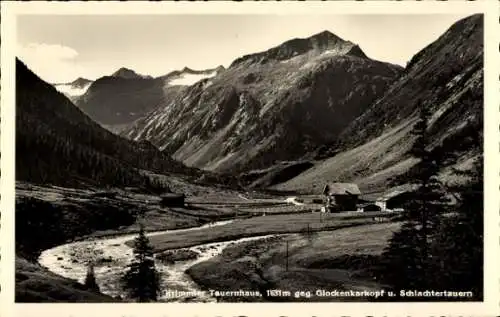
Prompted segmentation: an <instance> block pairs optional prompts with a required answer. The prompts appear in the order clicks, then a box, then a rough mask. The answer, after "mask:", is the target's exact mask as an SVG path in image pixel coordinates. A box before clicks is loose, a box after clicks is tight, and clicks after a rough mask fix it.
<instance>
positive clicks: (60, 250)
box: [38, 220, 270, 302]
mask: <svg viewBox="0 0 500 317" xmlns="http://www.w3.org/2000/svg"><path fill="white" fill-rule="evenodd" d="M232 221H233V220H228V221H220V222H216V223H213V224H207V225H203V226H200V227H194V228H188V229H175V230H164V231H158V232H151V233H147V234H146V235H147V236H149V237H150V236H154V235H160V234H165V233H172V232H179V233H180V232H186V231H193V230H200V229H203V228H207V227H213V226H222V225H226V224H228V223H230V222H232ZM136 236H137V234H124V235H120V236H114V237H107V238H106V237H104V238H98V239H92V240H84V241H77V242H71V243H68V244H64V245H59V246H56V247H54V248H51V249H48V250H45V251H43V252H42V254H41V255H40V257H39V259H38V261H39V263H40V264H41V265H43V266H44V267H46V268H47V269H49V270H50V271H52V272H53V273H56V274H58V275H61V276H64V277H66V278H70V279H73V280H77V281H79V282H81V283H83V282H84V280H85V276H86V273H87V263H88V261H95V260H96V259H97V260H98V261H99V262H98V264H97V265H96V267H95V276H96V281H97V283H98V284H99V287H100V290H101V292H102V293H104V294H107V295H110V296H113V297H118V296H120V297H123V295H124V293H123V291H122V289H121V286H120V283H119V278H120V276H121V275H122V274H123V272H124V269H125V267H126V266H127V264H129V263H130V261H131V259H132V258H133V253H132V249H131V248H130V247H128V246H127V245H126V244H125V242H127V241H130V240H132V239H134V238H135V237H136ZM269 236H270V235H266V236H259V237H251V238H243V239H238V240H232V241H225V242H216V243H208V244H202V245H197V246H193V247H189V248H185V249H190V250H193V251H195V252H197V253H199V257H198V258H197V259H194V260H187V261H179V262H176V263H175V264H165V263H163V262H161V261H158V260H157V261H156V268H157V270H158V271H159V272H160V274H161V283H162V290H164V291H165V290H177V291H179V292H182V291H184V292H196V291H200V290H201V289H200V287H199V286H198V285H197V284H196V283H195V282H194V281H193V280H192V279H191V278H190V277H189V275H187V274H186V273H185V271H186V270H187V269H188V268H189V267H191V266H193V265H195V264H196V263H199V262H202V261H206V260H208V259H210V258H212V257H214V256H217V255H218V254H220V253H221V252H222V250H223V249H224V248H225V247H227V246H228V245H229V244H232V243H239V242H244V241H249V240H256V239H263V238H266V237H269ZM99 263H100V264H99ZM179 292H178V293H179ZM163 294H164V293H163ZM196 294H198V295H196V297H195V298H193V297H192V296H189V297H188V296H184V297H176V298H171V297H170V298H169V297H167V296H165V295H161V296H160V297H159V301H165V302H166V301H169V302H184V301H196V302H215V301H216V299H215V298H212V297H210V296H209V295H208V293H204V292H196Z"/></svg>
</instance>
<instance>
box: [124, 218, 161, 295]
mask: <svg viewBox="0 0 500 317" xmlns="http://www.w3.org/2000/svg"><path fill="white" fill-rule="evenodd" d="M123 282H124V289H125V290H126V291H127V292H128V294H129V297H131V298H133V299H136V300H137V301H139V302H149V301H156V300H157V298H158V295H159V293H160V276H159V274H158V272H157V271H156V268H155V262H154V255H153V248H152V247H151V245H150V244H149V240H148V238H147V237H146V235H145V233H144V227H143V226H142V225H141V227H140V231H139V235H138V237H137V238H136V239H135V241H134V259H133V260H132V263H130V265H129V266H128V271H127V272H126V273H125V275H124V276H123Z"/></svg>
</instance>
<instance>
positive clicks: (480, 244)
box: [433, 157, 484, 299]
mask: <svg viewBox="0 0 500 317" xmlns="http://www.w3.org/2000/svg"><path fill="white" fill-rule="evenodd" d="M459 174H462V175H463V176H466V177H468V178H469V181H468V182H467V183H466V184H464V185H460V186H456V188H455V190H456V191H457V193H458V196H459V203H458V206H457V215H456V217H450V218H449V219H447V221H445V222H443V224H442V226H441V230H440V231H439V232H440V234H439V235H438V236H437V237H436V239H435V241H434V243H433V253H434V261H433V265H434V268H433V270H434V272H436V273H437V274H436V275H435V279H434V280H435V283H436V286H438V287H440V288H442V289H460V290H471V291H472V292H474V294H475V297H476V299H481V298H482V296H483V249H484V240H483V238H484V225H483V221H484V209H483V208H484V203H483V158H482V157H479V158H478V159H477V160H476V161H475V163H474V166H473V168H472V169H471V170H470V171H465V172H459ZM436 289H437V288H436Z"/></svg>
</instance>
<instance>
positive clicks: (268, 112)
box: [122, 31, 402, 173]
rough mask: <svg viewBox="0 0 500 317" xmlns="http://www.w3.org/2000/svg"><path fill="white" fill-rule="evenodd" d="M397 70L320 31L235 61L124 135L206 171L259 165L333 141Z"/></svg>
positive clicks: (352, 45) (250, 167) (159, 108)
mask: <svg viewBox="0 0 500 317" xmlns="http://www.w3.org/2000/svg"><path fill="white" fill-rule="evenodd" d="M401 71H402V68H401V67H399V66H395V65H391V64H387V63H382V62H378V61H374V60H371V59H369V58H368V57H367V56H366V55H365V54H364V53H363V51H362V50H361V49H360V48H359V46H357V45H355V44H354V43H351V42H349V41H345V40H343V39H341V38H339V37H337V36H336V35H334V34H332V33H330V32H327V31H325V32H322V33H318V34H316V35H314V36H312V37H309V38H305V39H293V40H290V41H287V42H285V43H283V44H281V45H278V46H276V47H274V48H271V49H269V50H267V51H264V52H260V53H256V54H251V55H247V56H243V57H241V58H239V59H237V60H235V61H234V62H233V63H232V64H231V65H230V67H229V68H228V69H226V70H225V71H223V72H221V73H219V74H218V75H217V76H215V77H212V78H210V79H204V80H202V81H199V82H197V83H196V84H194V85H192V86H190V87H189V88H186V89H184V90H182V91H180V92H179V93H178V94H176V95H174V97H173V98H172V99H170V100H165V102H164V103H163V104H162V105H161V106H159V107H157V108H156V110H154V111H152V112H150V113H149V114H148V115H147V116H145V117H144V118H141V119H139V120H137V121H136V122H135V123H134V124H133V125H131V126H130V127H129V128H127V129H125V131H123V132H122V135H123V136H126V137H128V138H130V139H134V140H148V141H150V142H152V143H153V144H154V145H156V146H158V147H159V148H160V149H162V150H164V151H166V152H167V153H172V154H173V157H174V158H176V159H177V160H180V161H182V162H184V163H185V164H186V165H188V166H194V167H198V168H202V169H205V170H210V171H216V172H233V173H234V172H241V171H249V170H251V169H256V168H265V167H269V166H271V165H273V164H274V163H275V162H276V161H286V160H293V159H296V158H299V157H301V156H303V155H304V154H305V153H307V152H309V151H312V150H313V149H315V148H317V147H318V146H319V145H321V144H324V143H328V142H331V141H332V140H333V139H335V138H336V136H337V135H338V134H339V133H340V132H341V131H343V130H344V129H345V128H346V127H347V125H348V124H349V123H350V122H351V121H352V120H354V119H355V118H356V117H358V116H359V115H361V114H362V113H363V112H364V111H365V110H366V108H367V107H368V106H369V105H370V104H372V103H373V101H375V100H376V99H377V98H378V97H380V96H381V95H382V94H383V93H384V92H385V91H386V89H388V87H389V86H390V85H391V84H392V83H393V81H394V80H396V79H397V78H398V77H399V75H400V74H401Z"/></svg>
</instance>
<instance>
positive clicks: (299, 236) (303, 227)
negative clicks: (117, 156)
mask: <svg viewBox="0 0 500 317" xmlns="http://www.w3.org/2000/svg"><path fill="white" fill-rule="evenodd" d="M174 182H175V183H176V184H177V185H178V186H179V187H182V188H184V189H185V190H186V192H191V193H192V194H193V196H188V197H187V198H186V207H184V208H162V207H160V205H159V197H158V196H155V195H144V194H136V193H133V192H130V191H126V190H118V189H116V190H109V191H107V192H103V191H102V190H95V191H94V190H91V189H89V190H87V191H80V190H78V191H75V190H72V189H70V188H62V187H53V188H46V187H42V186H32V185H27V184H18V188H17V193H18V199H21V198H31V199H39V200H43V201H46V202H50V203H51V204H53V205H56V206H59V205H60V206H62V205H64V204H75V203H78V204H79V205H80V208H81V209H85V208H92V205H93V204H99V206H100V208H102V210H103V211H102V212H104V213H101V214H100V217H103V216H106V214H105V212H106V209H107V210H109V208H110V206H113V204H116V203H120V204H121V206H124V204H125V203H127V204H129V207H128V208H134V209H137V210H139V209H142V211H141V213H140V214H141V215H140V216H136V220H134V221H131V223H130V224H129V225H122V226H120V227H117V228H113V226H112V225H110V228H109V229H107V230H97V231H95V232H92V233H90V234H88V235H79V234H78V233H77V232H78V231H79V229H78V228H77V226H76V223H75V222H74V220H70V219H67V220H65V222H59V225H60V226H62V227H64V228H65V230H69V231H68V232H70V233H69V234H68V236H67V238H66V240H65V241H64V240H60V241H54V242H53V243H50V242H49V241H48V240H47V239H46V238H45V239H44V241H45V242H46V243H47V245H46V246H45V247H49V249H44V248H45V247H41V248H40V249H39V250H38V252H36V253H35V254H33V256H32V258H33V259H35V258H36V259H37V260H36V261H37V262H38V263H39V264H29V265H28V264H27V262H26V261H25V260H23V259H18V269H19V270H18V272H17V274H16V278H18V279H22V280H23V282H22V283H21V284H20V285H19V287H20V288H21V289H23V288H24V287H26V288H31V287H34V285H35V284H36V283H37V281H36V279H35V276H33V275H32V274H33V273H32V272H34V271H35V272H38V274H37V275H36V276H37V277H38V278H40V275H41V274H44V275H46V276H51V274H57V275H58V276H61V277H62V278H67V279H70V280H75V281H78V282H80V283H83V281H84V279H85V274H86V270H87V265H88V263H96V270H95V274H96V280H97V282H98V284H99V285H102V286H101V288H100V290H101V292H102V293H103V294H105V295H106V296H109V299H108V300H119V299H120V298H121V296H123V291H122V290H121V286H120V284H119V277H120V274H121V273H122V272H123V269H124V267H125V265H126V264H127V263H128V262H129V261H130V260H131V256H132V254H131V251H132V248H131V247H132V245H131V242H132V239H133V238H134V237H135V234H134V233H135V232H137V230H138V226H137V225H138V223H141V224H143V225H144V227H145V229H146V231H147V232H148V233H147V236H148V238H149V240H150V241H151V244H152V246H153V248H154V250H155V253H156V254H157V256H156V257H157V260H156V263H157V267H158V270H159V272H160V274H161V276H162V285H163V289H164V291H165V292H166V294H167V292H168V291H174V290H177V291H182V292H192V291H201V290H203V289H214V287H223V289H225V290H231V289H233V288H234V285H233V287H229V285H230V282H231V279H226V278H223V277H222V276H218V274H221V273H215V275H209V276H212V278H211V279H213V280H207V279H206V278H207V275H205V273H203V274H202V275H200V270H202V271H201V272H206V268H207V267H208V268H209V269H212V270H213V269H214V268H216V267H219V264H217V262H215V263H214V264H211V263H212V262H213V261H216V259H218V257H219V255H222V256H223V258H224V257H225V256H226V254H227V253H228V252H231V253H230V254H232V253H234V252H236V253H237V254H236V256H235V255H233V257H232V258H231V262H229V263H228V265H229V266H230V267H231V266H232V265H236V267H235V268H232V267H231V268H230V269H228V270H227V271H224V272H225V273H223V274H235V276H240V275H241V274H243V275H245V276H247V275H248V276H247V277H246V278H245V279H241V280H240V283H239V284H236V285H239V287H240V288H241V287H243V288H244V289H245V290H247V291H251V290H255V287H257V288H258V287H260V286H263V285H264V282H263V281H260V283H257V284H254V282H255V281H253V278H254V277H255V276H254V275H255V274H256V272H255V271H252V270H248V268H247V267H246V265H247V264H249V263H246V262H245V261H248V258H247V257H248V256H256V254H260V251H258V250H259V248H260V247H262V246H264V245H265V246H266V248H267V247H268V246H269V243H268V242H271V243H272V246H273V247H274V248H276V250H275V252H278V251H279V252H282V251H283V250H282V249H283V245H282V243H281V244H280V241H281V242H283V241H284V240H282V239H287V240H289V241H290V250H291V251H292V250H293V253H294V254H295V253H296V252H297V250H298V246H300V245H301V244H302V243H304V241H310V239H308V238H307V235H308V234H309V230H310V231H311V232H310V234H311V235H313V234H314V235H315V237H317V238H319V237H320V236H324V238H321V239H322V240H324V239H327V240H328V239H330V238H331V237H334V236H336V234H335V232H339V233H338V234H339V235H341V236H342V232H345V231H346V230H352V232H353V233H355V234H356V235H358V234H357V233H356V232H358V231H359V230H360V229H356V228H358V227H359V228H366V229H364V230H363V229H361V231H362V232H363V233H360V234H359V236H358V238H357V239H360V240H361V239H362V236H363V235H364V234H366V232H372V229H371V227H372V226H373V234H374V235H376V236H377V235H379V234H382V237H379V238H380V240H381V241H379V242H377V243H374V245H373V247H371V246H366V245H365V246H362V247H360V245H358V244H355V245H356V247H355V248H357V249H358V251H360V252H361V251H368V252H378V251H380V250H378V249H380V248H381V246H383V245H384V241H385V240H384V239H385V238H386V237H385V238H384V235H387V234H388V233H389V232H390V231H386V230H384V231H383V232H380V229H377V228H380V226H381V224H380V222H381V221H382V222H387V225H388V226H389V227H388V228H393V227H394V226H397V223H396V224H395V225H394V224H392V225H391V224H390V223H391V222H390V217H388V216H391V215H388V214H387V213H380V212H366V213H361V214H360V213H357V212H352V213H342V214H325V213H322V212H320V210H319V209H320V207H321V205H319V206H318V204H308V203H306V204H303V205H297V202H295V200H294V199H289V198H290V197H284V196H283V197H278V196H274V197H269V196H268V197H266V198H262V197H260V198H248V197H246V196H251V193H237V192H231V191H225V192H221V191H215V190H213V189H211V188H204V187H201V186H200V187H193V186H190V185H189V184H187V183H185V182H183V181H182V180H180V179H177V180H175V181H174ZM188 188H189V189H188ZM99 197H103V198H104V199H103V200H102V201H100V200H99ZM87 204H88V205H87ZM85 205H87V207H84V206H85ZM106 205H107V207H108V208H106ZM298 207H300V208H298ZM121 208H123V207H121ZM193 210H194V211H196V212H197V213H198V214H202V215H203V216H199V217H198V216H196V213H194V212H192V211H193ZM228 210H230V211H228ZM235 211H236V213H237V215H235V214H234V212H235ZM273 211H275V212H273ZM210 216H212V217H211V219H209V217H210ZM376 217H378V218H380V219H377V220H375V218H376ZM224 218H225V219H228V220H219V219H224ZM384 219H385V220H384ZM19 222H20V223H19V225H21V224H22V220H20V221H19ZM387 225H383V226H387ZM72 226H73V228H72ZM349 228H352V229H349ZM394 228H395V227H394ZM71 229H73V230H71ZM23 232H25V231H24V230H23ZM31 232H32V235H31V237H30V238H35V236H34V235H33V234H35V232H34V231H33V229H31ZM46 232H47V231H46V230H44V233H46ZM344 235H345V234H344ZM351 238H353V239H356V238H354V236H353V237H351ZM39 239H42V237H39ZM315 240H316V238H315ZM23 241H24V239H22V238H18V245H21V246H22V244H23ZM63 241H64V242H65V243H63ZM68 241H69V242H68ZM70 241H73V242H70ZM318 241H319V240H318ZM252 242H255V243H258V244H256V245H254V246H251V245H250V246H249V245H248V243H252ZM262 242H265V243H264V244H261V243H262ZM60 243H63V244H60ZM324 243H325V244H323V243H320V244H319V246H320V247H319V248H318V249H316V248H311V249H310V250H309V251H308V252H309V253H311V252H312V254H308V255H307V257H308V258H309V259H310V260H311V261H313V259H315V258H316V257H317V261H326V260H324V259H322V256H321V254H323V253H324V250H322V248H325V247H326V245H327V244H328V243H331V242H326V241H325V242H324ZM346 243H347V242H346ZM249 247H251V248H252V250H253V252H254V253H255V254H254V255H251V254H250V253H248V252H247V251H246V249H248V248H249ZM353 247H354V245H353ZM255 248H257V249H255ZM187 250H189V251H194V252H195V253H194V254H195V255H196V256H195V257H194V258H191V257H187V258H183V256H182V255H181V256H177V259H176V260H174V261H173V262H168V261H169V259H175V257H174V256H173V255H175V254H176V253H181V254H182V253H183V252H185V251H187ZM280 250H281V251H280ZM256 251H257V252H256ZM262 252H263V256H265V255H266V254H267V253H266V252H269V251H265V252H264V250H262ZM165 253H167V254H168V255H167V257H166V260H167V262H165V260H162V256H161V255H162V254H165ZM316 253H317V254H316ZM238 254H239V255H238ZM313 254H314V255H313ZM334 254H335V253H332V254H331V255H332V256H333V255H334ZM344 254H345V253H342V252H339V253H338V254H337V256H339V257H340V256H342V255H344ZM304 256H306V255H304ZM241 257H243V259H241ZM291 259H293V258H291ZM209 260H210V261H212V262H210V261H209ZM170 261H172V260H170ZM241 261H243V262H241ZM233 262H235V263H234V264H231V263H233ZM245 263H246V264H245ZM272 263H274V264H273V265H275V266H276V265H278V266H280V267H281V268H282V269H283V265H279V263H276V262H272ZM198 264H200V265H201V266H198ZM243 264H244V265H245V266H244V267H241V265H243ZM38 265H39V266H38ZM212 265H213V266H212ZM293 265H294V266H295V265H297V264H296V263H294V264H293ZM26 266H28V267H29V270H27V269H26ZM212 267H213V268H212ZM275 269H276V268H275ZM25 270H26V271H25ZM45 270H48V272H46V271H45ZM216 270H217V272H219V270H218V269H216ZM42 272H45V273H42ZM231 272H232V273H231ZM303 274H305V273H303ZM316 274H318V272H316ZM346 274H347V273H346ZM300 276H302V275H300ZM334 276H336V275H335V274H334V275H333V276H332V277H331V278H333V279H334V278H335V277H334ZM240 278H241V276H240ZM289 279H291V277H289ZM299 280H302V279H301V278H300V277H299V276H297V277H296V280H295V282H294V283H295V285H296V286H297V287H299V288H300V284H298V282H299ZM365 280H366V279H365ZM194 281H196V282H194ZM221 281H225V283H228V284H227V285H226V286H222V285H221V284H220V283H221ZM340 281H343V282H345V277H344V278H339V283H340ZM242 283H243V284H242ZM359 283H360V285H363V279H361V281H359ZM49 285H50V284H49ZM59 285H60V284H54V285H51V287H52V288H54V289H52V290H51V293H52V292H58V291H60V290H58V286H59ZM370 285H371V284H370ZM235 290H238V288H236V289H235ZM39 296H40V297H43V295H39ZM94 296H96V298H98V297H97V295H94ZM83 298H85V297H83ZM19 300H20V301H23V298H22V297H20V298H19ZM84 300H89V301H92V300H95V299H92V298H91V297H90V298H88V299H84ZM193 300H195V301H215V300H217V299H216V298H212V297H210V296H208V297H204V296H201V297H200V298H185V297H182V296H181V297H179V298H177V297H170V298H167V297H160V298H159V301H193ZM239 300H243V301H248V300H252V298H240V299H239ZM28 301H29V300H28Z"/></svg>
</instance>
